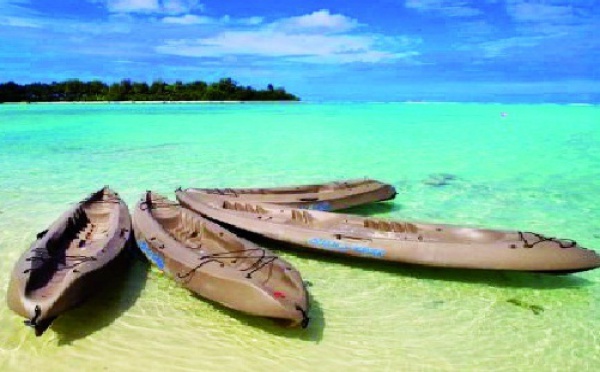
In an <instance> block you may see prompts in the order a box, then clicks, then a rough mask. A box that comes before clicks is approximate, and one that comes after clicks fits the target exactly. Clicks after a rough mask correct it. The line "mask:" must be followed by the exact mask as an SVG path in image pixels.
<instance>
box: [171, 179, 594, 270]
mask: <svg viewBox="0 0 600 372" xmlns="http://www.w3.org/2000/svg"><path fill="white" fill-rule="evenodd" d="M176 196H177V200H179V202H180V203H181V205H183V206H184V207H186V208H189V209H191V210H193V211H196V212H198V213H200V214H202V215H204V216H206V217H208V218H210V219H212V220H215V221H217V222H220V223H223V224H226V225H229V226H233V227H236V228H239V229H241V230H245V231H249V232H252V233H256V234H259V235H262V236H265V237H267V238H271V239H276V240H279V241H283V242H288V243H293V244H295V245H298V246H302V247H305V248H308V249H310V250H315V251H326V252H333V253H337V254H344V255H349V256H358V257H365V258H369V259H376V260H385V261H394V262H401V263H408V264H417V265H425V266H435V267H454V268H469V269H492V270H517V271H537V272H555V273H571V272H578V271H585V270H591V269H595V268H597V267H599V266H600V256H599V255H598V254H597V253H596V252H595V251H593V250H589V249H585V248H583V247H581V246H579V245H578V244H577V243H576V242H575V241H572V240H565V239H556V238H550V237H546V236H544V235H541V234H538V233H533V232H523V231H502V230H491V229H480V228H473V227H464V226H453V225H444V224H429V223H417V222H410V221H401V220H385V219H376V218H371V217H359V216H354V215H349V214H339V213H331V212H323V211H308V210H302V209H295V208H282V207H280V206H277V205H272V204H266V203H264V204H262V203H247V202H239V201H237V200H236V199H235V198H227V197H224V196H217V195H207V194H196V193H189V192H185V191H183V190H181V191H176Z"/></svg>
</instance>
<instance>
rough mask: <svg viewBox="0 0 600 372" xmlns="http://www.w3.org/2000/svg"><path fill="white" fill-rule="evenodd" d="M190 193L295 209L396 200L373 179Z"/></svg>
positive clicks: (390, 190) (391, 190)
mask: <svg viewBox="0 0 600 372" xmlns="http://www.w3.org/2000/svg"><path fill="white" fill-rule="evenodd" d="M185 191H186V192H189V193H200V194H210V195H223V196H227V197H231V198H235V199H237V200H238V201H240V202H250V203H272V204H278V205H284V206H287V207H293V208H302V209H313V210H321V211H334V210H339V209H346V208H350V207H354V206H357V205H363V204H367V203H373V202H378V201H384V200H391V199H394V197H395V196H396V189H394V187H393V186H392V185H389V184H386V183H383V182H379V181H376V180H371V179H366V178H365V179H359V180H346V181H337V182H330V183H324V184H318V185H299V186H287V187H272V188H255V189H252V188H247V189H198V188H188V189H185Z"/></svg>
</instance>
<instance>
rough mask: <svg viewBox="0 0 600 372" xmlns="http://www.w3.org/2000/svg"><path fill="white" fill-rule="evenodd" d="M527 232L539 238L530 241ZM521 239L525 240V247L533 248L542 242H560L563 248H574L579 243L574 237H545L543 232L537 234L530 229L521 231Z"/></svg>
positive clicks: (559, 244)
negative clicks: (526, 235)
mask: <svg viewBox="0 0 600 372" xmlns="http://www.w3.org/2000/svg"><path fill="white" fill-rule="evenodd" d="M525 234H531V235H533V236H535V237H536V238H537V239H538V240H537V241H535V242H532V243H530V242H528V241H527V239H526V238H525ZM519 239H520V240H521V241H523V246H524V247H525V248H533V247H534V246H535V245H536V244H539V243H542V242H553V243H556V244H558V246H559V247H561V248H563V249H564V248H573V247H575V246H576V245H577V242H576V241H575V240H572V239H558V238H549V237H545V236H543V235H541V234H537V233H534V232H529V231H524V232H521V231H519ZM563 241H564V242H566V243H563Z"/></svg>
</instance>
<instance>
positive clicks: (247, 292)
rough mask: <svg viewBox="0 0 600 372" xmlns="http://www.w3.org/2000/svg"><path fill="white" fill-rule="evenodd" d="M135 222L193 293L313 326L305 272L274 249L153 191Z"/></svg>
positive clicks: (163, 266)
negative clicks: (252, 241)
mask: <svg viewBox="0 0 600 372" xmlns="http://www.w3.org/2000/svg"><path fill="white" fill-rule="evenodd" d="M133 225H134V231H135V237H136V241H137V245H138V247H139V248H140V250H141V251H142V253H143V254H144V255H145V256H146V257H147V258H148V260H149V261H151V262H152V263H153V264H154V265H156V266H157V267H158V268H159V269H160V270H162V271H164V272H165V273H167V274H168V275H169V276H171V277H172V278H173V279H174V280H175V281H177V282H178V283H180V284H181V285H182V286H183V287H185V288H187V289H188V290H190V291H192V292H193V293H195V294H197V295H199V296H201V297H203V298H206V299H209V300H212V301H215V302H218V303H220V304H222V305H224V306H226V307H229V308H231V309H235V310H239V311H242V312H245V313H248V314H252V315H257V316H264V317H270V318H279V319H284V320H286V321H287V322H288V323H289V324H290V325H291V326H297V325H301V326H303V327H306V326H307V324H308V315H307V314H308V294H307V291H306V288H305V285H304V282H303V281H302V277H301V275H300V273H299V272H298V271H297V270H296V269H295V268H294V267H293V266H292V265H291V264H290V263H288V262H286V261H284V260H283V259H281V258H279V257H277V256H276V255H275V254H273V253H272V252H270V251H269V250H267V249H265V248H262V247H259V246H258V245H256V244H254V243H251V242H249V241H247V240H244V239H241V238H239V237H237V236H236V235H234V234H233V233H231V232H229V231H227V230H225V229H224V228H222V227H221V226H219V225H217V224H215V223H213V222H210V221H208V220H206V219H205V218H203V217H201V216H200V215H198V214H197V213H194V212H192V211H190V210H188V209H184V208H182V207H181V206H180V205H178V204H177V203H175V202H172V201H170V200H169V199H167V198H166V197H163V196H161V195H159V194H156V193H153V192H150V191H148V192H147V193H146V194H144V196H143V197H142V198H141V200H140V201H139V202H138V204H137V205H136V207H135V211H134V213H133Z"/></svg>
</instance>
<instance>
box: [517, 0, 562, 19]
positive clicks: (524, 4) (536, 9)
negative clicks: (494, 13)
mask: <svg viewBox="0 0 600 372" xmlns="http://www.w3.org/2000/svg"><path fill="white" fill-rule="evenodd" d="M506 11H507V13H508V14H509V15H510V16H511V17H512V18H513V19H514V20H515V21H517V22H557V21H558V22H569V21H572V20H573V19H574V7H573V6H572V5H555V4H549V3H544V2H539V1H535V2H532V1H523V0H518V1H515V0H512V1H509V2H508V4H507V6H506Z"/></svg>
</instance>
